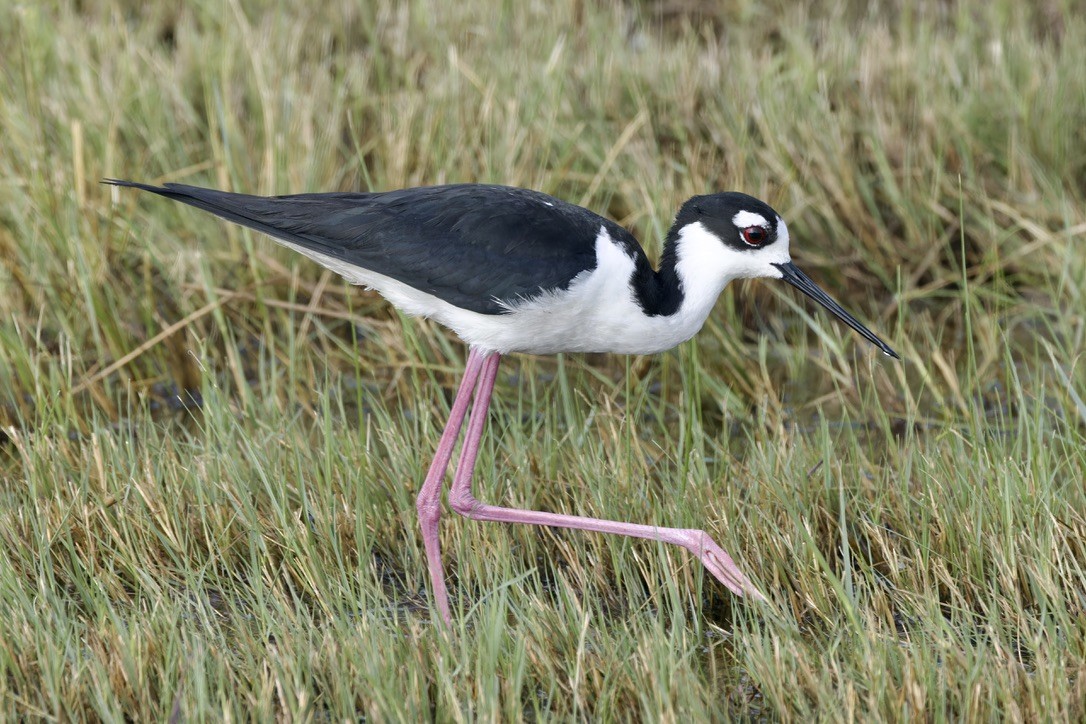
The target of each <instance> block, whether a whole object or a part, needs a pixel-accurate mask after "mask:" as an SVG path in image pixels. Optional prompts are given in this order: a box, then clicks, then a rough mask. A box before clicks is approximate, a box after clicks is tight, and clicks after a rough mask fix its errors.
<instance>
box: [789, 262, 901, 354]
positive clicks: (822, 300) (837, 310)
mask: <svg viewBox="0 0 1086 724" xmlns="http://www.w3.org/2000/svg"><path fill="white" fill-rule="evenodd" d="M773 266H775V267H777V268H778V269H780V270H781V274H783V275H784V277H783V278H784V281H786V282H788V283H789V284H791V285H792V286H794V287H795V288H796V289H798V290H800V291H801V292H803V293H804V294H806V295H807V296H808V297H810V298H811V299H813V300H815V301H816V302H818V303H819V304H821V305H822V306H823V307H825V308H826V309H828V310H830V311H831V312H833V314H834V316H835V317H837V318H838V319H840V320H841V321H842V322H844V323H845V324H847V325H848V326H850V327H852V328H853V329H855V330H856V331H857V332H859V333H860V336H862V337H863V338H864V339H866V340H867V341H868V342H870V343H871V344H873V345H875V346H876V347H878V348H879V349H881V350H882V352H883V354H885V355H887V356H888V357H893V358H894V359H901V358H900V357H898V356H897V352H895V351H894V350H892V349H890V346H889V345H887V344H886V343H885V342H883V341H882V340H881V339H879V338H878V337H876V336H875V333H874V332H872V331H871V330H870V329H868V328H867V327H865V326H863V325H862V324H860V323H859V321H857V319H856V318H855V317H853V316H852V315H851V314H849V313H848V312H846V311H845V310H844V309H842V308H841V305H840V304H838V303H837V302H835V301H833V299H832V298H831V297H830V295H828V294H826V293H825V292H824V291H822V290H821V289H819V288H818V285H817V284H815V283H814V282H813V281H811V278H810V277H809V276H807V275H806V274H804V273H803V272H801V271H800V270H799V267H797V266H796V265H795V264H793V263H792V262H790V261H788V262H785V263H783V264H774V265H773Z"/></svg>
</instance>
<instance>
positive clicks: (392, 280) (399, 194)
mask: <svg viewBox="0 0 1086 724" xmlns="http://www.w3.org/2000/svg"><path fill="white" fill-rule="evenodd" d="M106 183H109V184H113V185H115V186H130V187H133V188H137V189H143V190H144V191H151V192H153V193H156V194H159V195H161V196H165V197H167V198H171V199H174V200H175V201H180V202H182V203H186V204H189V205H191V206H195V207H197V208H200V209H204V210H205V211H210V212H211V213H213V214H216V215H218V216H221V217H223V218H224V219H228V220H230V221H234V222H236V223H239V224H242V225H244V226H248V227H250V228H252V229H256V230H257V231H261V232H264V233H265V234H268V235H269V236H271V237H273V238H275V239H276V240H278V241H279V242H281V243H282V244H284V245H286V246H289V247H290V248H292V249H294V250H296V251H299V252H301V253H302V254H305V255H306V256H308V257H310V258H311V259H314V260H316V261H317V262H319V263H321V264H323V265H324V266H326V267H328V268H329V269H332V270H333V271H336V272H338V273H339V274H341V275H343V277H345V278H346V279H347V280H348V281H349V282H351V283H353V284H361V285H364V286H366V287H370V288H373V289H376V290H377V291H378V292H380V293H381V294H382V295H383V296H384V297H385V298H386V299H388V300H389V301H390V302H392V303H393V304H394V305H395V306H397V307H399V308H400V309H402V310H403V311H404V312H407V313H408V314H413V315H419V316H423V317H431V318H433V319H436V320H437V321H438V322H441V323H442V324H444V325H445V326H447V327H449V328H451V329H452V330H453V331H454V332H456V333H457V334H458V335H459V336H460V337H461V338H462V339H463V340H464V341H465V342H467V344H468V346H469V350H470V351H469V353H468V361H467V369H466V370H465V372H464V377H463V379H462V381H461V383H460V388H459V391H458V392H457V394H456V398H455V399H454V401H453V405H452V411H451V413H450V415H449V420H448V422H447V423H446V425H445V431H444V432H443V433H442V435H441V441H440V442H439V443H438V446H437V453H436V454H435V456H434V460H433V463H432V464H431V465H430V471H429V473H427V475H426V480H425V481H424V482H423V485H422V490H421V491H420V492H419V496H418V512H419V518H420V520H421V523H422V535H423V541H424V544H425V548H426V556H427V561H428V565H429V570H430V577H431V580H432V582H433V590H434V599H435V601H436V604H437V607H438V610H439V611H440V612H441V615H442V616H443V618H444V619H445V621H447V622H448V621H451V614H450V610H449V598H448V592H447V590H446V588H445V573H444V569H443V567H442V563H441V552H440V549H439V547H438V546H439V541H438V522H439V519H440V517H441V481H442V479H443V478H444V476H445V471H446V469H447V468H448V465H449V460H450V458H451V457H452V452H453V447H454V446H455V445H456V440H457V438H458V437H459V435H460V429H461V427H462V426H463V423H464V418H465V416H466V415H467V411H468V406H469V404H472V400H473V399H474V404H473V405H472V410H471V417H470V419H469V421H468V432H467V437H466V439H465V441H464V445H463V448H462V450H461V453H460V461H459V462H458V463H457V467H456V472H455V474H454V476H453V483H452V489H451V491H450V493H449V503H450V504H451V505H452V507H453V509H454V510H456V511H457V512H458V513H460V514H462V515H465V516H467V517H468V518H472V519H474V520H490V521H498V522H506V523H530V524H533V525H546V526H554V527H559V528H577V529H581V530H593V531H599V532H602V533H616V534H619V535H626V536H633V537H637V538H647V539H650V540H658V541H664V542H667V543H673V544H675V545H679V546H682V547H684V548H686V549H687V550H689V551H691V552H692V553H693V554H694V555H696V556H698V557H699V558H700V559H701V561H702V563H704V564H705V566H706V568H708V569H709V571H710V572H711V573H712V574H713V575H714V576H715V577H716V578H717V579H718V580H719V581H720V582H721V583H723V584H724V585H725V586H727V587H728V588H729V589H731V590H732V591H733V592H735V593H736V594H738V595H744V594H748V595H752V596H754V597H757V598H762V595H761V594H760V593H759V592H758V591H757V589H756V588H755V587H754V586H753V584H752V583H751V582H750V581H749V580H748V579H747V577H746V576H745V575H744V574H743V573H742V572H741V571H740V570H739V568H738V567H737V566H736V565H735V563H734V562H733V561H732V559H731V557H730V556H729V555H728V554H727V553H725V552H724V550H723V549H721V548H720V546H718V545H717V544H716V543H715V542H714V541H713V540H712V539H711V538H710V537H709V536H708V535H707V534H706V533H705V532H704V531H701V530H684V529H677V528H660V527H657V526H653V525H637V524H633V523H621V522H617V521H609V520H598V519H596V518H586V517H582V516H573V515H559V514H556V513H545V512H540V511H533V510H520V509H515V508H502V507H497V506H493V505H487V504H485V503H482V502H480V501H478V500H476V498H475V497H474V496H473V495H472V489H471V476H472V470H473V469H474V466H475V458H476V455H477V453H478V451H479V441H480V439H481V438H482V436H483V430H484V427H485V425H486V414H487V410H488V408H489V405H490V396H491V393H492V391H493V389H494V380H495V378H496V376H497V372H498V361H499V360H500V359H501V355H503V354H509V353H510V352H527V353H532V354H548V353H553V352H619V353H624V354H648V353H653V352H660V351H663V350H666V349H669V348H671V347H674V346H675V345H677V344H679V343H680V342H683V341H685V340H687V339H690V338H691V337H692V336H694V334H695V333H696V332H697V331H698V330H699V329H700V328H701V325H702V323H704V322H705V319H706V317H708V315H709V312H710V310H712V308H713V305H714V304H715V303H716V299H717V296H718V295H719V294H720V292H721V290H723V289H724V286H725V285H726V284H727V283H728V282H729V281H731V280H733V279H740V278H751V277H769V278H774V279H783V280H784V281H786V282H788V283H789V284H791V285H792V286H794V287H796V288H797V289H799V290H800V291H801V292H803V293H804V294H806V295H807V296H809V297H811V298H812V299H814V300H815V301H816V302H818V303H819V304H821V305H822V306H823V307H825V308H826V309H828V310H829V311H830V312H832V313H833V314H834V315H836V316H837V317H838V318H839V319H841V320H842V321H844V322H845V323H846V324H847V325H848V326H850V327H852V328H853V329H854V330H856V331H857V332H859V333H860V335H862V336H863V337H864V338H865V339H867V340H868V341H870V342H871V343H873V344H874V345H875V346H877V347H878V348H879V349H881V350H882V351H883V352H884V353H885V354H887V355H889V356H891V357H894V358H897V354H895V353H894V351H893V350H892V349H890V347H889V346H887V345H886V343H885V342H883V341H882V340H881V339H879V338H878V337H876V336H875V335H874V334H873V333H872V332H871V331H870V330H868V329H867V328H866V327H864V326H863V325H862V324H860V322H858V321H857V320H856V319H855V318H854V317H852V315H850V314H849V313H848V312H846V311H845V310H844V309H842V308H841V307H840V306H839V305H838V304H837V303H836V302H834V301H833V300H832V299H831V298H830V297H829V296H828V295H827V294H826V293H825V292H823V291H822V290H821V289H819V288H818V287H817V286H816V285H815V283H814V282H813V281H811V279H810V278H809V277H807V275H805V274H804V273H803V272H801V271H800V270H799V269H797V268H796V266H795V265H794V264H792V261H791V257H790V256H789V253H788V244H789V238H788V227H787V225H786V224H785V223H784V220H783V219H782V218H781V217H780V215H779V214H777V213H776V212H775V211H773V209H771V208H770V207H769V206H768V205H766V204H765V203H763V202H761V201H759V200H758V199H755V198H753V197H751V196H747V195H746V194H740V193H719V194H710V195H707V196H695V197H693V198H692V199H690V200H689V201H687V202H686V203H685V204H683V205H682V208H681V209H679V213H678V215H677V216H676V217H675V223H674V224H673V225H672V227H671V230H670V231H669V232H668V235H667V240H666V242H665V244H664V252H663V257H662V259H661V261H660V268H659V270H654V269H653V268H652V266H651V264H650V263H649V260H648V258H647V257H646V256H645V252H644V251H643V250H642V248H641V246H640V245H639V244H638V242H637V240H636V239H634V237H633V236H632V235H631V234H630V233H629V232H628V231H626V230H625V229H624V228H622V227H621V226H619V225H618V224H616V223H614V222H613V221H609V220H608V219H605V218H603V217H601V216H598V215H596V214H594V213H592V212H591V211H588V210H587V209H583V208H581V207H579V206H574V205H573V204H569V203H566V202H565V201H561V200H559V199H556V198H554V197H552V196H548V195H547V194H544V193H540V192H538V191H529V190H526V189H520V188H512V187H507V186H486V185H477V184H462V185H453V186H430V187H424V188H413V189H404V190H401V191H388V192H384V193H325V194H300V195H295V196H274V197H263V196H248V195H244V194H233V193H226V192H224V191H215V190H213V189H204V188H199V187H196V186H185V185H182V184H166V185H165V186H163V187H158V186H150V185H147V184H142V183H135V182H132V181H118V180H107V181H106Z"/></svg>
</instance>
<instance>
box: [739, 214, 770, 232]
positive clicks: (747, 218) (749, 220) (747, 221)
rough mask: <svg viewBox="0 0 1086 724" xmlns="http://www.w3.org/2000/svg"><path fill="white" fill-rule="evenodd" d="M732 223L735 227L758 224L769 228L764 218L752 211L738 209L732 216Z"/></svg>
mask: <svg viewBox="0 0 1086 724" xmlns="http://www.w3.org/2000/svg"><path fill="white" fill-rule="evenodd" d="M732 223H733V224H735V228H737V229H746V228H747V227H748V226H760V227H762V228H763V229H766V230H768V229H769V222H768V221H766V218H765V217H764V216H762V215H761V214H756V213H754V212H753V211H740V212H739V213H737V214H736V215H735V216H733V217H732Z"/></svg>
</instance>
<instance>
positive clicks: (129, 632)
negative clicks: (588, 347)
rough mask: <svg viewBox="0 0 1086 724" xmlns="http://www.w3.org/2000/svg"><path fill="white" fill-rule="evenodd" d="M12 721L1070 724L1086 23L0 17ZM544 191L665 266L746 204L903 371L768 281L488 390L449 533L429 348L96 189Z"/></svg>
mask: <svg viewBox="0 0 1086 724" xmlns="http://www.w3.org/2000/svg"><path fill="white" fill-rule="evenodd" d="M0 43H2V45H3V47H4V48H5V62H4V63H3V67H2V69H0V127H2V128H3V133H2V134H0V289H2V290H3V293H2V294H0V320H2V321H0V425H2V433H0V477H2V484H0V606H2V610H0V621H2V622H3V624H2V627H0V631H2V636H0V717H2V718H5V719H9V718H10V719H15V718H21V719H47V720H52V719H57V720H72V719H76V720H79V719H107V720H121V719H128V720H156V719H157V720H161V719H167V718H172V719H174V720H181V719H196V720H199V719H205V720H216V721H217V720H225V719H229V720H267V719H281V720H337V721H339V720H352V719H359V718H365V719H372V720H390V719H401V720H407V719H412V720H417V719H437V720H442V721H445V720H496V719H519V718H533V719H560V720H561V719H602V720H611V719H618V720H642V719H652V720H663V721H690V720H702V719H711V720H726V719H730V718H738V719H763V718H764V719H770V720H776V719H780V720H800V719H820V720H822V719H825V720H869V719H871V718H874V717H877V718H880V719H896V720H904V719H917V718H922V719H926V720H936V721H940V720H947V719H952V720H967V721H977V720H994V719H1017V720H1030V721H1041V720H1054V721H1060V720H1064V721H1076V720H1081V719H1082V718H1083V716H1086V663H1084V662H1086V623H1084V622H1086V615H1084V614H1086V486H1084V485H1083V481H1084V480H1086V403H1084V402H1083V400H1084V399H1086V361H1084V359H1083V350H1084V348H1086V313H1084V311H1083V310H1084V309H1086V303H1084V302H1086V300H1084V297H1086V262H1084V261H1083V259H1084V256H1083V255H1082V253H1081V246H1082V243H1083V241H1084V236H1086V211H1084V209H1086V204H1084V201H1086V199H1084V191H1083V189H1086V131H1084V129H1086V73H1083V71H1082V69H1083V68H1086V21H1084V20H1083V14H1082V13H1081V8H1080V7H1079V5H1078V4H1077V3H1074V2H1060V1H1059V0H1048V1H1046V2H1042V3H1036V4H1026V3H1015V2H1010V0H1006V1H1001V2H994V3H993V2H980V0H976V1H975V2H969V1H963V2H960V3H957V4H949V5H948V4H945V3H936V2H922V3H906V2H900V3H887V4H884V5H883V6H882V9H881V10H879V11H877V12H876V11H870V10H868V6H867V4H865V3H858V2H857V3H852V2H837V3H828V4H823V5H819V6H818V7H816V8H814V9H801V8H799V7H797V6H794V5H793V4H792V3H786V2H769V3H753V2H737V3H732V4H729V5H728V6H727V9H719V8H718V6H717V5H716V4H713V3H697V2H692V3H685V4H674V3H656V2H640V3H626V4H622V3H612V2H601V3H586V2H581V1H580V0H570V1H569V2H565V3H556V4H532V3H503V4H501V5H499V6H495V5H493V4H489V3H482V2H478V1H476V0H465V1H464V2H459V3H455V4H452V3H449V4H443V3H430V2H423V1H421V0H413V1H411V2H391V1H388V2H386V1H384V0H378V1H377V2H375V3H371V4H368V5H366V4H358V3H350V2H333V3H325V4H308V3H296V4H293V5H289V6H278V5H272V6H265V5H264V4H262V3H257V2H243V1H241V0H225V1H223V2H212V1H211V0H206V1H198V2H191V3H185V4H184V6H183V8H176V7H172V6H168V5H167V4H144V3H135V2H125V1H123V0H85V1H84V2H81V3H63V2H52V3H7V4H4V5H2V6H0ZM114 176H116V177H122V178H136V179H141V180H146V181H185V182H193V183H206V184H210V185H216V186H219V187H224V188H231V189H236V190H245V191H252V192H257V193H276V192H278V193H286V192H300V191H315V190H336V189H360V188H376V189H386V188H394V187H402V186H408V185H415V184H431V183H441V182H452V181H489V182H501V183H508V184H515V185H523V186H531V187H535V188H539V189H542V190H545V191H548V192H551V193H554V194H556V195H559V196H561V197H563V198H567V199H570V200H572V201H575V202H580V203H584V204H586V205H588V206H589V207H591V208H593V209H596V210H598V211H601V212H604V213H607V214H609V215H610V216H611V217H612V218H615V219H617V220H618V221H620V222H622V223H623V224H625V225H627V226H628V227H629V228H631V229H632V230H633V231H635V232H636V233H637V234H638V236H639V237H640V238H642V239H644V240H645V241H646V244H647V245H648V246H649V247H650V250H651V253H653V254H655V253H657V252H658V249H659V245H658V240H659V239H660V238H661V237H662V235H663V233H664V231H665V230H666V227H667V225H668V224H669V222H670V214H671V213H673V211H674V209H675V208H677V205H678V204H679V203H680V202H681V201H682V200H683V199H684V198H686V196H688V195H690V194H693V193H702V192H705V191H708V190H719V189H742V190H745V191H747V192H749V193H752V194H755V195H759V196H761V197H764V198H766V199H767V200H768V201H769V202H770V203H771V204H773V205H774V206H775V207H776V208H778V209H779V210H780V211H781V212H782V213H783V214H784V215H785V216H786V217H787V219H788V221H789V225H790V228H791V230H792V236H793V238H794V248H793V256H794V257H795V259H796V260H797V262H798V263H799V264H800V266H802V267H804V268H806V269H807V271H808V272H809V273H810V274H811V275H812V276H814V277H815V278H816V279H818V280H819V281H820V282H821V283H822V284H823V285H824V286H825V287H826V288H827V289H828V290H830V291H831V293H833V294H834V295H835V296H836V297H838V298H839V299H842V300H846V301H847V305H846V306H848V307H849V308H851V309H853V310H854V311H855V312H856V313H857V316H858V317H859V318H861V319H863V320H864V321H866V322H869V324H870V326H871V327H872V328H874V329H875V330H877V331H879V332H880V333H882V334H883V336H885V337H886V338H887V339H888V340H889V341H890V342H891V344H892V345H893V346H894V347H895V348H896V349H898V351H899V352H901V354H902V356H903V358H904V360H903V362H902V363H900V364H896V363H893V362H890V361H888V360H885V359H882V358H878V357H876V355H875V354H874V353H873V351H872V350H870V349H869V348H868V347H866V346H864V344H863V343H862V340H858V339H857V338H856V337H855V336H854V335H851V334H850V333H849V332H848V330H846V329H844V328H842V327H841V326H840V325H836V324H834V323H832V322H830V321H829V320H828V318H827V317H826V316H825V315H821V314H819V313H818V312H816V311H813V310H812V309H811V308H810V307H809V306H808V305H806V304H805V303H804V302H803V301H802V300H800V299H799V298H798V297H797V296H796V295H794V294H793V293H792V292H791V291H790V290H789V289H787V288H785V287H784V285H776V284H772V283H742V284H736V285H734V286H733V287H731V288H729V289H728V290H726V292H725V294H724V296H723V297H722V301H721V303H720V304H719V305H718V308H717V310H716V312H715V314H714V315H713V316H712V318H711V319H710V321H709V323H708V324H707V325H706V328H705V329H704V330H703V331H702V333H701V334H700V335H699V336H698V338H697V339H696V340H695V342H693V343H688V344H686V345H683V346H682V347H681V348H679V349H678V350H677V351H675V352H671V353H668V354H666V355H661V356H658V357H654V358H624V357H610V356H603V355H594V356H588V357H580V356H571V357H559V358H515V359H511V360H510V361H509V362H508V363H506V364H505V365H503V368H502V373H501V375H500V377H499V382H498V385H499V395H498V400H497V401H496V403H495V406H494V408H493V412H492V422H491V428H490V429H491V434H490V435H489V436H488V438H487V441H486V444H485V446H484V448H483V451H482V455H481V465H480V471H479V474H478V477H477V490H478V491H480V497H481V498H483V499H489V500H491V501H495V502H498V501H501V502H504V503H506V504H510V505H517V506H530V507H534V508H541V509H547V510H555V511H565V512H571V513H580V514H585V515H593V516H599V517H606V518H615V519H624V520H633V521H642V522H653V523H658V524H660V525H675V526H689V527H704V528H705V529H707V530H708V531H709V532H710V533H712V534H713V535H714V537H717V538H718V540H720V542H721V543H722V545H724V547H725V548H727V549H728V550H730V551H731V552H733V553H734V554H735V556H736V558H737V560H739V561H740V562H741V564H742V565H743V566H745V568H746V570H748V571H750V572H752V573H753V574H754V576H755V578H756V579H757V581H758V583H759V585H760V586H761V588H762V590H764V591H766V592H767V593H768V595H769V597H770V603H769V604H768V605H766V606H758V605H750V604H748V603H746V602H743V601H740V600H736V599H734V598H733V597H731V596H730V595H729V594H728V593H727V592H726V591H725V590H723V589H722V588H721V587H720V586H719V585H717V584H716V583H715V581H713V580H712V579H711V578H707V576H706V575H705V574H704V572H703V571H702V569H701V568H700V566H699V565H697V564H696V562H695V561H692V560H691V559H690V558H689V557H687V556H685V555H683V554H682V552H681V551H675V550H670V549H668V548H665V547H662V546H659V545H653V544H648V543H644V542H635V541H626V540H619V539H614V538H609V537H602V536H595V535H584V534H579V533H574V532H559V531H549V530H538V529H532V528H527V527H510V526H492V525H485V524H474V523H471V522H469V521H465V520H463V519H460V518H457V517H455V516H453V517H451V518H448V519H447V524H446V525H445V527H444V531H443V543H444V546H445V549H446V551H447V558H448V562H449V567H450V573H451V586H452V592H453V597H454V605H455V606H456V608H457V612H456V613H457V618H456V621H457V624H456V630H455V631H452V632H451V633H445V632H443V631H442V629H441V628H440V627H439V626H437V625H436V624H435V621H434V618H433V612H432V611H431V610H430V608H429V603H428V599H427V590H428V586H427V581H426V578H425V566H424V558H423V553H422V548H421V542H420V538H419V535H418V531H417V524H416V521H415V511H414V504H413V502H414V494H415V492H416V490H417V486H418V484H419V481H420V480H421V478H422V476H423V474H424V472H425V466H426V465H427V463H428V461H429V456H430V454H431V451H432V449H433V446H434V444H435V443H436V439H437V436H438V434H439V430H440V426H441V423H442V420H443V416H444V414H445V413H446V411H447V407H448V403H449V398H450V395H451V393H452V391H453V390H454V389H455V384H456V379H457V375H458V373H459V370H460V368H461V366H462V363H463V358H464V350H463V349H462V347H461V345H460V344H459V343H458V342H457V341H456V340H455V339H453V338H451V337H450V336H449V335H447V334H446V333H445V332H444V331H442V330H441V329H439V328H437V327H435V326H434V325H431V324H429V323H427V322H425V321H419V320H411V319H403V318H400V317H398V316H397V315H396V313H395V312H394V311H393V310H391V309H390V308H389V307H388V306H387V305H386V304H384V303H383V302H382V301H381V300H380V299H378V298H376V297H375V296H374V295H372V294H369V293H366V292H362V291H359V290H356V289H349V288H347V287H346V286H345V285H344V284H343V283H342V282H341V281H340V280H339V279H338V278H336V277H334V276H331V275H329V274H327V273H324V272H323V271H322V270H320V269H318V268H316V267H315V266H313V265H312V264H310V263H308V262H306V261H304V260H302V259H299V258H297V257H296V256H292V255H291V254H290V253H289V252H287V251H285V250H283V249H280V248H277V247H275V245H274V244H272V243H270V242H268V241H267V240H266V239H263V238H260V237H259V236H255V235H251V234H249V233H248V232H245V231H242V230H239V229H237V228H234V227H229V226H226V225H223V224H221V223H219V222H217V221H215V220H213V219H211V218H208V217H207V216H205V215H201V214H199V213H198V212H195V211H193V210H189V209H184V208H181V207H178V206H174V205H170V204H167V203H165V202H161V201H157V200H155V199H153V198H149V197H143V196H139V195H137V194H135V193H125V192H119V191H117V190H114V189H109V188H105V187H102V186H100V185H99V184H98V183H97V182H98V179H100V178H102V177H114Z"/></svg>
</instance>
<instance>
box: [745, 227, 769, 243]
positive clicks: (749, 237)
mask: <svg viewBox="0 0 1086 724" xmlns="http://www.w3.org/2000/svg"><path fill="white" fill-rule="evenodd" d="M768 239H769V232H768V231H766V229H765V227H764V226H748V227H747V228H745V229H743V241H745V242H746V243H747V244H748V245H750V246H761V245H762V244H764V243H766V241H767V240H768Z"/></svg>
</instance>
